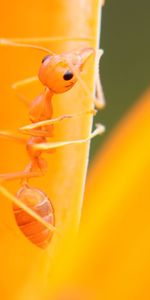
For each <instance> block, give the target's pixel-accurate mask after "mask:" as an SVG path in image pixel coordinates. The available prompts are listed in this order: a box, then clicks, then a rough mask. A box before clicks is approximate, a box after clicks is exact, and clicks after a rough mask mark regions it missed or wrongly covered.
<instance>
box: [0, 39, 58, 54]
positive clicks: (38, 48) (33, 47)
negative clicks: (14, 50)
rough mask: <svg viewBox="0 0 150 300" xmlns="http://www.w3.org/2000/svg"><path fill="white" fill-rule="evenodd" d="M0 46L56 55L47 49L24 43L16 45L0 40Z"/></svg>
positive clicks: (15, 43) (6, 40)
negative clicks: (29, 49) (30, 49)
mask: <svg viewBox="0 0 150 300" xmlns="http://www.w3.org/2000/svg"><path fill="white" fill-rule="evenodd" d="M0 45H4V46H12V47H22V48H32V49H36V50H40V51H43V52H46V53H48V54H51V55H54V54H56V53H54V52H52V51H50V50H49V49H48V48H45V47H42V46H38V45H32V44H24V43H17V42H14V41H11V40H8V39H0Z"/></svg>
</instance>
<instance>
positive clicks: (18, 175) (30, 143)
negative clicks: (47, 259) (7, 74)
mask: <svg viewBox="0 0 150 300" xmlns="http://www.w3.org/2000/svg"><path fill="white" fill-rule="evenodd" d="M0 44H1V45H9V46H19V47H31V48H35V49H39V50H42V51H44V52H47V54H48V55H46V56H45V57H44V58H43V60H42V64H41V66H40V69H39V74H38V78H39V80H40V81H41V83H42V84H43V85H44V86H45V90H44V91H43V93H42V94H41V95H39V96H38V97H36V98H35V99H34V100H33V101H32V102H31V105H30V107H29V119H30V120H31V122H32V124H30V125H27V126H24V127H22V128H20V131H21V132H22V133H27V134H29V135H31V137H30V138H29V139H28V140H25V139H22V138H20V137H18V136H16V135H14V134H12V133H10V132H2V131H1V132H0V136H3V137H6V138H11V139H14V140H18V141H19V142H21V143H22V142H23V143H25V144H26V149H27V152H28V155H29V157H30V159H31V162H30V163H29V164H28V165H27V167H26V168H25V170H23V171H21V172H15V173H8V174H0V178H1V182H3V181H7V180H14V179H24V182H23V185H22V186H21V188H20V189H19V191H18V192H17V195H16V197H14V196H13V195H11V194H10V193H9V192H8V191H7V190H6V189H5V188H4V187H2V186H0V191H1V193H3V194H4V195H5V196H6V197H8V198H9V199H11V200H12V201H13V202H14V205H13V211H14V215H15V218H16V221H17V224H18V226H19V227H20V229H21V230H22V232H23V233H24V234H25V235H26V236H27V237H28V239H29V240H30V241H31V242H32V243H34V244H36V245H37V246H39V247H41V248H45V247H46V246H47V244H48V243H49V241H50V239H51V237H52V232H53V231H54V230H55V227H54V212H53V208H52V205H51V203H50V200H49V199H48V197H47V196H46V195H45V194H44V192H43V191H41V190H39V189H36V188H32V187H30V186H29V185H28V179H29V178H30V177H36V176H42V175H44V174H45V171H46V169H47V163H46V161H45V160H44V159H43V158H42V157H41V155H42V153H43V152H44V151H46V152H49V151H51V149H53V148H54V149H55V148H57V147H61V146H65V145H68V144H73V143H83V142H86V141H88V140H89V139H91V138H92V137H94V136H96V135H97V134H100V133H102V132H103V131H104V127H103V126H102V125H99V126H98V128H97V129H96V130H95V131H94V132H93V133H92V134H91V135H90V136H89V137H87V138H85V139H81V140H74V141H66V142H53V143H52V142H51V143H48V142H47V139H46V138H47V137H52V135H53V124H55V123H57V122H60V121H61V120H63V119H66V118H75V117H79V116H81V115H82V114H86V113H93V112H94V110H89V111H86V112H80V113H78V114H72V115H64V116H61V117H58V118H56V119H52V114H53V108H52V97H53V95H54V94H57V93H64V92H67V91H68V90H70V89H71V88H73V86H74V85H75V83H76V82H77V81H79V82H80V83H81V85H82V86H83V88H84V90H85V91H86V92H87V94H88V95H89V91H88V89H87V87H86V85H85V84H84V82H83V81H82V79H81V77H80V73H81V71H82V69H83V67H84V64H85V63H86V61H87V60H88V59H89V57H91V55H93V54H94V49H93V48H90V47H87V48H82V49H80V50H78V51H77V50H74V51H72V52H69V53H63V54H60V55H58V54H55V53H53V52H51V51H50V50H48V49H46V48H44V47H40V46H36V45H30V44H20V43H17V42H13V41H10V40H4V39H3V40H0ZM101 54H102V53H101ZM31 81H32V79H31V80H30V79H27V80H22V81H20V82H19V83H16V84H14V85H13V87H14V88H16V87H17V86H18V85H23V84H26V83H28V82H31ZM98 94H99V95H100V94H101V90H100V89H98ZM101 95H102V94H101ZM95 103H96V104H97V106H99V107H100V106H102V105H103V102H101V99H100V100H97V99H96V100H95ZM41 220H42V222H41ZM46 227H47V228H46Z"/></svg>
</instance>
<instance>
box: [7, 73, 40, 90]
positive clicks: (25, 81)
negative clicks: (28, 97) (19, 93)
mask: <svg viewBox="0 0 150 300" xmlns="http://www.w3.org/2000/svg"><path fill="white" fill-rule="evenodd" d="M37 80H38V77H37V76H32V77H28V78H25V79H22V80H19V81H16V82H14V83H13V84H12V85H11V87H12V88H13V89H14V90H16V89H17V88H18V87H20V86H24V85H27V84H30V83H32V82H34V81H37Z"/></svg>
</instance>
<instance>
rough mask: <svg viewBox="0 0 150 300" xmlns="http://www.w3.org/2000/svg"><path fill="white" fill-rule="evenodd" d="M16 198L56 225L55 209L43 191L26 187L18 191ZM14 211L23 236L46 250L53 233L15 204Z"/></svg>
mask: <svg viewBox="0 0 150 300" xmlns="http://www.w3.org/2000/svg"><path fill="white" fill-rule="evenodd" d="M16 197H17V198H18V199H19V200H20V201H21V202H23V203H24V204H26V205H27V206H28V207H29V208H31V209H32V210H33V211H34V212H35V213H37V214H38V215H39V216H40V217H41V218H42V219H43V220H44V221H45V222H47V223H48V224H51V225H54V212H53V207H52V205H51V202H50V200H49V199H48V197H47V196H46V194H45V193H44V192H43V191H42V190H39V189H37V188H32V187H29V186H28V185H24V186H22V187H21V188H20V189H19V190H18V192H17V195H16ZM13 211H14V216H15V219H16V222H17V225H18V227H19V228H20V230H21V231H22V232H23V234H24V235H25V236H26V237H27V238H28V239H29V240H30V241H31V242H32V243H34V244H35V245H36V246H38V247H40V248H45V247H46V246H47V245H48V243H49V242H50V240H51V238H52V234H53V233H52V231H51V230H50V229H48V228H46V227H45V226H44V225H43V224H42V223H40V221H37V220H36V219H35V218H33V217H32V216H31V215H29V214H28V213H27V212H25V211H24V210H23V209H22V208H20V207H18V206H17V205H15V204H14V205H13Z"/></svg>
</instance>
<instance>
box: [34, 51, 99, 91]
mask: <svg viewBox="0 0 150 300" xmlns="http://www.w3.org/2000/svg"><path fill="white" fill-rule="evenodd" d="M93 53H94V49H93V48H84V49H81V50H79V51H72V52H69V53H64V54H61V55H47V56H46V57H44V59H43V60H42V64H41V66H40V69H39V79H40V81H41V82H42V84H44V85H45V86H46V87H48V88H49V89H50V90H51V91H53V92H54V93H56V94H57V93H64V92H66V91H68V90H70V89H71V88H72V87H73V86H74V84H75V83H76V82H77V76H76V75H80V72H81V71H82V68H83V66H84V64H85V62H86V61H87V60H88V58H89V57H90V56H91V55H92V54H93Z"/></svg>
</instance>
